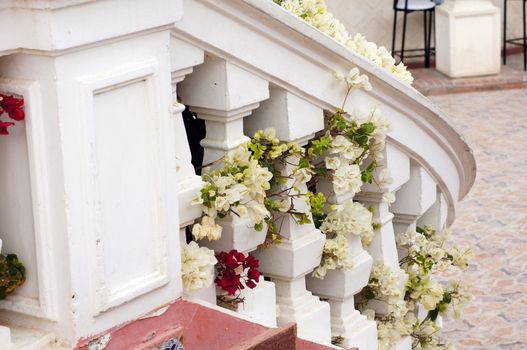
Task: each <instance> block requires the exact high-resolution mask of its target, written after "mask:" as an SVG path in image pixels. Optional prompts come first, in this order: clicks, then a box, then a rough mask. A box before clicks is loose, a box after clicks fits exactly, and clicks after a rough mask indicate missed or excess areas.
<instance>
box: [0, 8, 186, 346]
mask: <svg viewBox="0 0 527 350" xmlns="http://www.w3.org/2000/svg"><path fill="white" fill-rule="evenodd" d="M11 6H12V7H13V8H14V9H11V8H10V7H11ZM181 15H182V11H181V1H173V0H137V1H133V2H129V1H124V0H108V1H73V0H71V1H70V0H66V1H60V3H57V2H53V5H50V6H43V7H40V6H36V5H35V3H29V2H26V1H13V2H12V3H10V4H8V5H7V6H4V7H2V9H1V10H0V21H1V22H2V23H5V22H7V21H8V20H9V21H13V19H16V20H17V21H18V23H21V25H20V32H18V31H16V30H14V31H13V33H12V35H13V36H14V37H15V38H17V37H18V36H21V37H19V38H18V39H17V40H18V41H16V40H15V43H18V45H19V46H21V47H22V48H24V49H27V50H24V53H17V54H12V55H9V56H4V57H2V58H0V75H1V76H2V77H3V78H4V80H3V81H2V84H4V86H3V88H2V91H8V92H9V91H10V92H14V93H17V94H20V95H23V96H24V98H25V106H26V121H25V123H19V124H20V125H18V126H20V128H19V129H17V130H16V131H15V132H14V133H13V134H12V135H10V136H9V138H6V139H4V140H2V141H4V142H6V143H9V144H11V146H9V147H3V145H2V147H0V159H1V162H2V166H4V165H7V166H8V167H10V166H11V165H12V164H18V165H13V166H15V167H16V168H12V170H14V172H13V173H6V172H2V175H0V176H2V177H3V179H2V181H0V183H1V184H2V185H0V193H1V195H2V198H3V200H2V202H1V203H0V206H1V208H0V215H1V218H0V231H1V232H2V235H3V236H2V239H3V243H4V250H5V251H12V252H16V253H17V254H18V255H19V257H20V258H21V260H22V261H23V262H24V263H25V266H26V268H27V271H28V274H27V275H28V280H27V282H26V283H25V284H24V285H23V286H22V287H21V288H20V289H19V290H17V292H16V295H13V296H12V297H9V298H8V299H7V300H4V301H2V302H1V303H0V308H1V309H2V312H1V313H0V318H2V320H4V321H8V322H10V323H11V324H15V325H22V326H24V327H29V328H33V329H37V330H41V331H44V332H53V333H55V334H56V335H57V336H58V337H59V338H62V339H63V340H64V342H65V343H66V344H68V345H70V346H74V345H75V344H76V343H77V341H78V339H79V338H82V337H87V336H90V335H93V334H97V333H99V332H102V331H105V330H107V329H109V328H111V327H114V326H117V325H119V324H123V323H125V322H128V321H131V320H134V319H136V318H137V317H139V316H141V315H143V314H145V313H147V312H149V311H151V310H153V309H155V308H157V307H159V306H161V305H163V304H165V303H168V302H171V301H173V300H174V299H176V298H178V297H179V296H181V294H182V285H181V272H180V271H181V261H180V254H179V239H178V236H179V223H178V219H177V217H176V216H175V215H174V213H177V212H178V206H177V195H178V191H177V174H176V162H175V159H176V151H175V147H174V145H175V144H176V135H175V132H174V127H173V124H172V116H171V113H170V107H171V105H172V94H171V81H170V79H171V77H170V72H171V68H170V53H169V40H170V33H169V28H170V26H172V25H173V23H174V22H175V21H177V20H178V19H179V18H180V17H181ZM13 16H14V17H13ZM130 18H133V19H134V20H133V21H130ZM35 33H37V34H35ZM28 38H30V39H31V40H26V39H28ZM10 39H11V38H10ZM13 49H14V50H16V49H18V46H17V47H14V48H13ZM24 124H25V125H24ZM24 126H25V127H24ZM11 136H13V137H11ZM14 145H18V146H20V147H19V148H18V149H14V148H13V147H12V146H14ZM6 158H8V159H10V160H8V161H7V163H6V162H4V161H5V159H6ZM15 158H16V159H17V162H16V163H15V162H13V161H14V159H15ZM6 177H7V178H6ZM6 181H7V182H6ZM8 183H10V185H9V186H7V187H6V186H5V185H4V184H8ZM11 197H16V198H17V203H19V205H17V206H11V205H10V204H9V203H10V201H9V200H7V201H6V200H4V199H6V198H11ZM48 339H51V337H49V336H48Z"/></svg>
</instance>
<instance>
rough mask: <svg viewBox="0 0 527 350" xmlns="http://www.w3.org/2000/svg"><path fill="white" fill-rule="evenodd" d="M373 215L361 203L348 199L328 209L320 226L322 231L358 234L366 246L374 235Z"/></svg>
mask: <svg viewBox="0 0 527 350" xmlns="http://www.w3.org/2000/svg"><path fill="white" fill-rule="evenodd" d="M372 220H373V215H372V213H371V212H370V211H369V210H368V209H366V208H365V207H364V206H363V205H362V204H361V203H357V202H353V200H351V199H349V200H347V201H345V202H344V203H343V204H341V205H336V206H335V207H334V210H332V211H330V212H329V213H328V215H327V217H326V219H325V220H324V222H323V223H322V225H321V226H320V230H321V231H322V232H324V233H335V234H341V235H350V234H353V235H358V236H360V237H361V240H362V243H363V244H364V245H365V246H367V245H369V244H370V243H371V241H372V239H373V235H374V231H373V226H372Z"/></svg>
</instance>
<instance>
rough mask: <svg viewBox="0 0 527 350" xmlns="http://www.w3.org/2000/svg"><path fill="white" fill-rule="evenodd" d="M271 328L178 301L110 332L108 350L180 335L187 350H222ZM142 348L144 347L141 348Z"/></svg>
mask: <svg viewBox="0 0 527 350" xmlns="http://www.w3.org/2000/svg"><path fill="white" fill-rule="evenodd" d="M267 329H268V328H266V327H264V326H261V325H259V324H256V323H252V322H249V321H245V320H243V319H239V318H237V317H233V316H230V315H228V314H226V313H223V312H220V311H217V310H214V309H210V308H207V307H205V306H202V305H199V304H194V303H191V302H188V301H185V300H178V301H176V302H174V303H173V304H171V305H170V306H169V307H168V308H167V309H166V311H165V312H163V313H162V314H161V315H159V316H154V317H149V318H144V319H140V320H136V321H134V322H132V323H129V324H126V325H123V326H121V327H120V328H118V329H114V330H111V331H110V332H109V334H110V340H109V341H108V343H107V345H106V347H105V348H104V349H105V350H122V349H133V348H134V347H135V348H137V349H142V348H144V345H145V344H153V343H156V344H157V343H160V341H161V340H162V341H165V340H166V339H170V337H168V338H167V337H166V335H167V334H169V333H171V332H172V334H173V335H175V334H181V335H182V337H183V343H184V345H185V349H186V350H205V349H206V350H223V349H229V348H231V347H232V346H234V345H236V344H239V343H242V342H244V341H247V340H248V339H251V338H253V337H256V336H258V335H260V334H262V333H264V332H265V331H266V330H267ZM104 336H105V334H102V335H98V336H96V337H92V338H90V339H83V340H81V341H80V342H79V343H78V345H77V349H79V350H80V349H88V344H90V342H95V341H97V339H103V338H102V337H104ZM142 346H143V347H142Z"/></svg>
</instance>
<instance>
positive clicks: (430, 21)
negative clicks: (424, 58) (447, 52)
mask: <svg viewBox="0 0 527 350" xmlns="http://www.w3.org/2000/svg"><path fill="white" fill-rule="evenodd" d="M435 13H436V10H435V8H434V9H432V10H431V11H430V20H429V21H428V56H432V30H433V29H434V28H435V26H432V23H433V22H434V21H435ZM434 42H435V39H434Z"/></svg>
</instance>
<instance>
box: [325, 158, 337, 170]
mask: <svg viewBox="0 0 527 350" xmlns="http://www.w3.org/2000/svg"><path fill="white" fill-rule="evenodd" d="M339 166H340V159H339V157H326V168H328V169H331V170H334V169H338V167H339Z"/></svg>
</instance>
